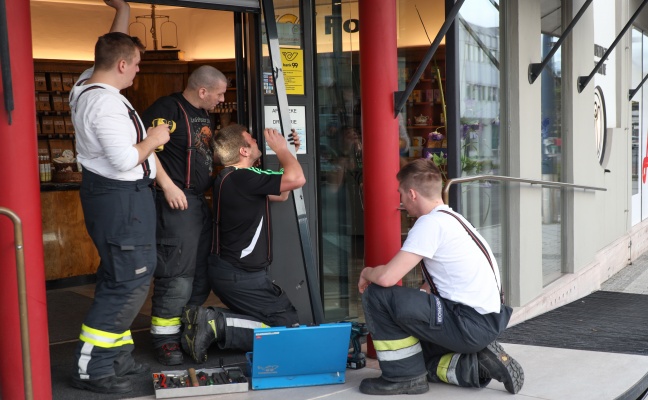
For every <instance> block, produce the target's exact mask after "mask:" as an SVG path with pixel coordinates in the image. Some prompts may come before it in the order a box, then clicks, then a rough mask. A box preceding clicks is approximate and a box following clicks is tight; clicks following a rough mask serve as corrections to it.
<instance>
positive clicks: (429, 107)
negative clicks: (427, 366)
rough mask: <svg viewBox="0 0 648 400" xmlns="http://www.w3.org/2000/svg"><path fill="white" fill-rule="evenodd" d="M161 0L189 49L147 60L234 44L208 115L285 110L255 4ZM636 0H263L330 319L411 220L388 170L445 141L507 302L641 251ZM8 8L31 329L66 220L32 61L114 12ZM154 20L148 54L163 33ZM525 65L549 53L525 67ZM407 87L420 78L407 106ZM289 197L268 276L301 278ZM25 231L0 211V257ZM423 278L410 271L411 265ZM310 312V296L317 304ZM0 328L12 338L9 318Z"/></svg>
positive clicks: (454, 201)
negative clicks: (45, 179)
mask: <svg viewBox="0 0 648 400" xmlns="http://www.w3.org/2000/svg"><path fill="white" fill-rule="evenodd" d="M18 3H21V4H18ZM163 3H164V5H162V6H158V13H159V15H163V16H166V17H167V20H166V21H167V22H168V21H171V22H173V23H174V24H175V25H176V30H175V33H176V37H175V41H174V40H171V39H172V38H173V32H174V31H173V30H166V31H165V30H164V29H166V28H169V25H166V28H164V29H163V27H162V25H161V24H162V23H163V22H165V21H163V20H160V21H159V23H160V25H159V31H160V34H161V35H162V37H161V38H160V46H161V47H162V46H163V45H165V44H164V43H166V46H169V47H167V48H169V49H171V48H172V49H182V51H183V53H184V57H185V59H184V61H182V60H176V62H175V64H174V63H169V62H155V61H150V62H149V61H147V63H148V64H146V65H145V67H146V68H149V67H150V68H152V69H156V71H162V72H164V69H165V68H169V69H170V68H179V67H178V66H179V65H181V66H182V68H185V69H184V70H182V71H181V72H180V73H179V74H180V76H183V75H182V74H186V72H187V71H190V70H191V68H192V66H193V65H198V64H201V63H211V62H214V63H216V64H217V65H219V66H220V65H221V63H223V62H224V61H228V62H229V61H232V62H233V63H234V65H235V66H236V68H234V69H233V70H232V72H233V74H232V75H231V77H232V79H233V82H235V83H236V85H235V86H236V89H237V90H236V94H235V95H234V94H233V95H232V96H234V97H232V99H231V103H235V105H234V106H233V107H232V110H231V111H229V114H231V115H229V116H228V117H225V116H224V115H223V114H227V112H214V114H217V116H215V118H218V120H219V122H220V123H223V124H225V123H226V121H229V120H233V121H238V122H241V123H244V124H247V125H248V126H249V127H250V129H252V131H256V132H260V130H261V128H262V127H263V126H268V125H273V124H276V118H273V113H275V112H276V108H277V100H276V97H275V95H276V91H277V88H276V87H275V86H274V83H275V82H274V80H273V75H272V65H271V62H270V54H269V52H268V47H267V39H266V34H265V28H264V26H265V25H264V19H263V18H264V17H265V16H263V15H262V14H261V11H262V10H261V9H262V7H261V5H260V4H258V2H254V1H252V2H250V4H251V5H250V7H249V9H241V8H236V7H233V6H232V2H228V1H213V2H211V3H209V5H205V3H202V4H201V2H199V1H195V2H192V1H184V0H177V1H173V0H165V1H164V2H163ZM419 3H421V2H419ZM642 3H643V2H641V1H639V0H606V1H589V0H575V1H566V0H533V1H527V0H512V1H505V2H503V1H497V0H465V1H459V2H455V1H452V0H447V1H441V0H435V1H429V2H422V3H421V4H417V2H415V1H412V0H358V1H346V0H345V1H341V2H340V1H331V2H319V1H310V0H274V1H273V2H271V4H272V5H273V7H274V14H275V15H274V20H275V21H276V23H277V30H278V40H279V45H280V47H281V49H282V52H284V53H285V54H284V55H283V56H284V57H286V59H285V60H284V65H283V72H284V74H285V77H286V83H287V85H286V86H287V87H286V89H287V96H288V103H289V105H290V108H291V112H292V114H293V115H294V117H295V118H294V120H292V121H291V122H292V124H293V125H294V126H295V127H296V128H297V129H298V131H299V132H300V134H302V135H303V143H304V149H303V151H302V152H300V154H299V155H298V158H299V160H300V162H301V163H302V165H303V166H304V168H305V170H306V172H307V178H308V181H309V183H310V185H307V187H306V188H305V198H306V208H307V216H308V227H309V231H310V239H311V240H312V248H313V252H314V253H315V256H314V257H315V260H316V264H317V265H316V267H317V273H318V275H319V290H320V293H319V294H318V295H319V296H320V299H321V301H322V304H323V308H324V318H325V319H326V320H328V321H336V320H341V319H351V318H359V319H362V318H363V316H362V309H361V304H360V297H359V294H358V293H357V286H356V282H357V278H358V275H359V273H360V270H361V269H362V268H363V267H364V266H367V265H368V266H371V265H376V264H380V263H384V262H386V261H388V260H389V258H391V256H392V255H393V254H394V253H395V252H396V251H397V250H398V248H399V246H400V243H401V240H402V238H403V237H404V235H406V233H407V230H408V228H409V227H410V226H411V224H412V222H413V221H412V219H411V218H409V217H408V216H407V215H405V213H404V212H402V211H401V210H399V203H398V194H397V193H396V186H397V184H396V180H395V174H396V172H397V170H398V167H399V165H401V164H402V163H404V162H407V161H408V160H411V159H414V158H419V157H431V158H434V159H435V161H437V163H438V164H439V165H441V166H442V170H443V171H444V173H446V174H447V178H448V179H453V178H468V177H471V176H478V175H488V177H487V178H486V179H482V180H479V181H474V182H466V183H453V184H452V186H451V190H450V204H451V205H452V207H453V208H455V209H456V210H457V211H459V212H461V213H463V214H464V215H466V216H467V218H468V219H469V220H470V221H471V223H473V224H474V225H475V226H476V227H477V228H478V229H479V231H480V233H481V234H482V235H483V236H484V237H485V238H486V239H487V240H488V241H489V243H490V244H491V246H492V247H493V251H494V253H495V255H496V257H497V260H498V263H499V265H500V268H501V273H502V277H503V282H504V285H505V286H504V289H505V292H506V298H507V302H508V303H509V304H510V305H511V306H514V307H515V313H514V315H513V319H512V321H513V323H517V322H520V321H523V320H525V319H528V318H530V317H533V316H535V315H538V314H540V313H543V312H546V311H548V310H550V309H553V308H556V307H559V306H560V305H563V304H566V303H569V302H571V301H574V300H576V299H578V298H581V297H583V296H585V295H587V294H589V293H591V292H592V291H594V290H597V289H599V288H600V285H601V283H602V282H604V281H605V280H606V279H607V278H609V277H610V276H612V275H613V274H614V273H616V272H617V271H619V270H620V269H621V268H623V267H624V266H626V265H628V263H631V262H632V261H633V260H634V259H635V258H637V257H638V256H639V255H641V254H642V253H644V252H645V251H646V249H647V246H648V245H647V244H646V240H645V238H646V236H647V235H648V224H647V223H646V222H645V220H646V217H648V186H647V185H646V174H647V172H646V171H647V170H648V161H644V160H648V158H647V157H648V145H647V143H648V128H647V126H648V124H646V122H645V121H647V119H646V118H647V117H648V107H647V104H648V90H647V89H645V88H644V87H643V86H642V84H643V82H644V79H645V77H646V75H647V74H648V14H646V13H647V12H648V11H645V10H643V9H642V8H643V5H644V4H642ZM459 7H460V8H459ZM131 8H132V17H131V20H132V25H131V27H132V29H133V31H132V32H131V34H134V35H137V34H141V35H143V36H146V35H147V33H146V32H148V29H149V26H147V25H146V23H147V22H148V23H150V21H149V20H150V18H149V20H147V19H145V18H144V19H142V18H143V16H147V15H148V16H150V6H149V5H148V4H137V3H132V4H131ZM457 9H458V12H455V11H456V10H457ZM644 14H646V16H644ZM5 16H7V17H8V28H9V45H10V47H9V49H10V54H11V55H12V62H11V70H12V75H13V79H14V80H13V82H14V83H13V94H14V97H15V101H14V103H15V105H16V107H15V111H13V112H12V114H11V115H12V118H11V119H10V118H9V113H4V114H3V116H2V117H0V123H2V125H3V130H2V131H3V132H4V133H6V134H5V135H3V137H0V141H2V144H3V145H2V146H0V166H2V168H3V170H5V171H9V172H10V173H9V174H3V178H2V179H3V183H4V185H3V186H4V187H5V188H7V190H6V191H5V192H4V193H3V194H1V195H0V207H7V208H9V209H12V210H14V211H16V212H17V213H18V214H19V215H21V217H22V218H23V226H24V231H25V249H26V259H25V261H26V269H27V272H28V282H27V289H28V291H29V293H30V296H31V297H30V299H31V302H30V304H29V310H30V312H29V318H30V321H31V329H30V331H31V330H34V331H36V330H38V329H42V328H43V327H44V326H46V311H44V310H43V305H44V304H45V301H44V297H45V281H46V277H45V276H44V275H43V270H45V269H46V268H47V264H48V259H47V257H44V256H43V254H44V251H43V242H44V241H45V240H46V239H47V240H49V241H57V240H58V239H57V237H56V236H47V238H46V237H45V235H46V233H47V232H43V228H42V226H41V224H42V221H41V219H40V218H39V216H40V215H41V212H42V211H43V210H42V209H41V208H42V202H41V200H40V199H41V197H40V196H41V195H42V193H41V191H40V190H39V182H38V181H39V179H38V167H37V165H38V163H37V158H36V154H32V153H34V152H35V150H36V148H37V147H38V145H37V142H38V139H41V137H40V136H38V134H37V132H36V129H35V128H34V126H33V123H32V122H31V121H33V118H32V116H33V114H34V113H35V111H36V110H35V108H34V107H35V106H34V98H33V96H32V95H31V93H33V92H34V86H33V80H32V77H33V75H34V67H33V64H34V60H37V61H44V60H58V61H73V62H81V63H83V62H89V61H91V60H92V47H93V46H94V42H95V40H96V37H97V36H99V35H101V34H103V33H105V31H106V30H107V28H108V25H109V21H110V19H111V18H112V14H111V10H110V9H107V7H105V5H104V4H103V2H98V1H96V2H95V1H91V0H78V1H72V2H69V1H65V2H63V1H61V2H58V1H53V0H47V1H45V0H32V1H31V2H29V4H28V5H26V4H22V2H12V3H10V4H7V12H6V15H5ZM138 16H140V17H142V18H140V19H138ZM138 23H140V24H142V25H143V26H144V27H145V28H146V29H143V30H141V29H140V28H141V27H140V26H139V25H138ZM446 25H447V26H446ZM198 26H199V27H200V29H198V28H197V27H198ZM25 27H30V29H29V30H28V31H26V30H25ZM445 28H447V32H446V34H445V35H441V36H442V37H443V40H441V36H440V37H439V39H440V40H438V41H437V40H436V39H437V34H438V32H439V31H440V30H442V29H445ZM138 29H139V30H138ZM164 32H166V35H167V36H166V41H165V37H164V36H163V35H164ZM147 38H148V39H149V40H148V43H147V47H148V49H149V50H153V52H152V53H153V54H155V50H158V49H157V48H155V49H154V48H153V46H154V43H153V41H152V40H151V39H152V38H150V37H147ZM436 45H438V46H436ZM430 47H436V51H435V52H434V53H431V52H429V49H430ZM28 50H31V52H29V51H28ZM291 57H293V58H291ZM425 61H427V62H425ZM532 64H543V68H542V69H541V70H537V71H536V72H534V74H530V66H531V65H532ZM165 65H173V66H167V67H165ZM147 66H148V67H147ZM145 67H143V72H144V74H140V75H141V76H143V77H142V78H139V79H140V81H139V84H138V81H136V83H135V85H134V87H133V88H132V90H131V89H129V90H130V91H129V92H128V93H127V94H132V95H133V96H135V97H137V99H140V97H141V98H142V100H141V105H142V106H143V107H145V106H146V105H147V104H146V103H145V102H146V101H147V100H146V99H147V98H148V97H152V96H150V94H149V95H146V96H145V95H143V94H142V93H143V91H144V90H145V88H146V85H145V82H146V81H145V80H144V79H145V78H144V75H146V74H149V73H150V74H155V73H160V72H147V71H144V69H145ZM154 67H155V68H154ZM151 71H152V70H151ZM166 72H168V71H166ZM419 73H420V74H419ZM530 75H532V76H530ZM146 76H149V75H146ZM228 76H229V75H228ZM185 78H186V77H185ZM181 79H182V78H181ZM7 92H8V87H7V86H6V84H5V85H3V93H7ZM408 92H409V93H408ZM402 93H408V96H407V98H406V101H404V102H403V103H402V104H401V105H402V107H400V108H398V107H396V106H397V105H398V103H399V101H398V100H399V99H401V98H402V97H400V96H402ZM50 95H51V93H50ZM142 96H143V97H142ZM147 96H148V97H147ZM153 100H154V99H153ZM138 101H139V100H138ZM592 101H594V106H595V107H594V110H592ZM4 104H5V105H7V104H8V103H7V98H6V97H5V101H4ZM134 104H135V102H134ZM593 111H594V112H593ZM291 119H292V118H291ZM40 122H42V121H40V120H39V123H40ZM41 136H42V135H41ZM42 139H51V138H47V137H45V138H42ZM264 163H265V164H266V165H267V166H270V167H271V166H273V165H274V164H273V163H276V160H275V159H273V156H272V154H269V153H267V152H266V153H265V156H264ZM499 177H512V178H522V179H525V180H530V181H542V182H544V185H543V184H542V182H540V183H538V182H536V183H528V182H521V183H520V182H511V181H506V180H502V179H501V178H499ZM551 182H558V183H565V184H569V185H563V186H556V185H553V186H552V185H550V183H551ZM574 186H576V187H574ZM282 207H283V208H281V209H279V210H278V211H276V212H275V215H274V217H275V221H283V222H281V223H277V224H276V229H277V231H276V232H275V235H276V236H282V237H283V238H284V239H285V240H283V241H279V240H278V241H277V247H278V249H277V251H276V260H275V263H276V264H279V265H286V267H278V268H280V269H279V270H278V272H277V273H276V278H277V279H278V280H280V281H281V280H282V279H284V280H286V282H290V284H289V286H295V285H292V282H293V281H292V280H294V279H297V283H299V279H301V278H299V276H301V275H299V274H297V275H293V272H294V270H295V269H301V268H302V267H303V265H299V262H297V263H295V262H294V260H295V259H299V257H296V253H295V250H294V249H295V243H296V242H297V241H300V240H302V239H301V238H300V235H299V233H298V232H297V230H296V228H295V226H296V222H297V221H296V219H295V216H294V210H293V207H292V205H290V204H286V205H285V206H282ZM34 215H36V217H34ZM13 237H14V236H13V228H12V226H11V224H10V223H8V222H7V221H6V220H4V219H2V220H0V246H2V247H1V248H2V251H1V252H0V257H1V259H2V264H3V265H5V266H6V267H7V269H10V267H11V266H12V265H13V264H14V263H15V261H16V256H15V255H14V251H13V250H14V247H13V246H14V244H15V239H13ZM41 238H42V240H41ZM46 244H47V243H46ZM302 261H303V260H302ZM303 263H304V264H306V263H307V261H303ZM9 278H10V279H6V280H5V284H3V285H5V286H6V287H5V286H3V290H0V292H1V293H3V296H5V297H6V298H5V300H6V301H4V302H3V304H5V306H3V307H6V310H4V309H3V312H4V313H5V315H6V318H5V320H7V321H8V322H9V323H8V325H9V326H14V327H18V326H19V324H18V322H17V321H18V312H17V300H16V299H17V292H16V279H15V278H14V277H11V276H10V277H9ZM420 281H421V277H420V275H418V272H417V271H412V273H411V274H409V275H408V276H407V277H406V278H405V279H404V280H403V284H404V285H411V286H415V285H418V284H420ZM300 287H301V286H300V285H299V284H298V285H296V289H291V290H292V295H293V296H295V299H297V300H296V303H299V304H302V305H303V308H306V309H308V306H307V305H308V304H309V297H308V294H304V291H303V290H301V289H300ZM34 299H35V300H36V301H34ZM311 317H312V315H310V314H309V312H307V311H305V312H304V318H305V319H306V320H308V319H309V318H311ZM13 320H15V322H16V323H12V321H13ZM44 321H45V322H44ZM43 323H44V324H45V325H43ZM3 334H4V335H6V338H8V339H11V338H15V339H17V338H19V331H18V329H17V328H16V331H15V332H5V333H3ZM43 341H45V342H44V344H43ZM31 347H32V348H34V349H39V348H41V350H42V349H45V348H47V338H46V336H45V337H43V336H42V335H41V336H39V335H38V334H37V333H35V335H34V337H32V339H31ZM16 351H18V349H17V350H16ZM17 357H19V355H18V356H17ZM5 359H7V360H9V359H17V358H13V357H5ZM39 363H42V364H37V365H35V366H34V368H35V370H38V371H49V366H48V365H47V362H46V361H42V360H41V361H39ZM14 369H15V365H9V364H8V363H7V365H4V364H1V363H0V378H1V379H2V383H3V384H2V385H1V386H2V388H3V397H6V398H15V397H13V395H12V393H14V392H11V390H12V387H13V386H14V385H9V384H5V383H6V382H13V383H18V390H20V389H22V386H21V385H20V383H21V382H17V381H16V380H15V379H13V378H14V377H15V376H14V375H13V373H14ZM46 374H47V373H46ZM39 386H43V387H46V388H50V387H51V385H39ZM38 390H46V389H38ZM38 398H47V396H46V395H45V396H44V397H38Z"/></svg>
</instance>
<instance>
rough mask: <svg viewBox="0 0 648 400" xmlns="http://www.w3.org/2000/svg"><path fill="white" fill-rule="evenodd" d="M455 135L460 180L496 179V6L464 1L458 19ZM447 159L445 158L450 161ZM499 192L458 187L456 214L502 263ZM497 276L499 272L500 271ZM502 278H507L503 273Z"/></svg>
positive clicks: (492, 186) (490, 186)
mask: <svg viewBox="0 0 648 400" xmlns="http://www.w3.org/2000/svg"><path fill="white" fill-rule="evenodd" d="M457 20H458V21H459V52H458V54H459V76H458V77H457V79H459V88H460V89H459V90H460V102H459V107H460V108H459V132H457V134H458V135H459V138H460V143H461V147H460V154H458V157H459V160H460V167H461V175H462V176H470V175H481V174H492V175H500V153H501V151H500V145H501V141H500V88H501V86H500V61H501V60H500V54H501V51H500V45H501V37H500V25H499V2H497V1H495V2H492V1H490V0H467V1H466V3H465V4H464V5H463V7H462V8H461V11H460V13H459V16H458V17H457ZM451 156H452V155H450V156H449V157H451ZM502 201H503V200H502V190H501V185H500V184H498V183H483V182H477V183H470V184H462V185H461V210H459V212H461V213H462V214H463V215H464V216H466V218H468V220H469V221H470V222H471V223H472V224H473V225H474V226H475V227H476V228H477V229H478V230H479V232H480V233H481V235H482V236H483V237H484V238H485V239H486V240H487V241H488V243H489V244H490V246H491V248H492V250H493V253H494V254H495V257H496V258H497V261H498V264H499V266H500V268H503V266H504V263H503V261H502V253H503V246H502V222H503V221H502V218H504V215H503V213H502V212H501V210H500V207H501V205H502ZM500 272H501V271H500ZM502 277H503V279H504V280H506V275H505V274H503V273H502Z"/></svg>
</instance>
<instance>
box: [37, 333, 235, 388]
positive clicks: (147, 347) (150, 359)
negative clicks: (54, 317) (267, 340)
mask: <svg viewBox="0 0 648 400" xmlns="http://www.w3.org/2000/svg"><path fill="white" fill-rule="evenodd" d="M131 331H132V330H131ZM133 341H134V342H135V350H134V351H133V358H135V361H136V362H138V363H145V364H148V365H149V366H150V367H151V372H158V371H162V370H170V369H171V370H178V369H188V368H195V369H198V368H215V367H218V366H219V365H220V359H221V358H222V359H223V365H224V366H238V367H241V368H245V365H246V364H247V361H246V359H245V353H243V352H233V351H223V350H219V349H218V346H217V345H215V344H214V345H212V346H211V347H210V349H209V353H208V357H207V361H206V362H205V363H203V364H196V363H194V362H193V360H192V359H191V357H189V356H187V355H185V358H184V361H185V362H184V364H183V365H174V366H170V367H169V366H166V365H162V364H160V363H159V362H157V359H156V357H155V353H154V350H153V344H152V341H151V333H150V331H149V330H148V329H147V330H144V331H139V332H133ZM76 346H77V343H76V342H66V343H61V344H54V345H50V363H51V371H52V398H53V400H87V399H98V400H119V399H132V398H138V397H144V396H155V391H154V390H153V382H152V378H151V375H150V374H142V375H135V376H131V377H130V379H131V381H132V382H133V391H131V392H130V393H123V394H98V393H92V392H89V391H86V390H79V389H76V388H73V387H71V386H70V379H71V378H70V377H71V375H72V371H74V351H75V349H76Z"/></svg>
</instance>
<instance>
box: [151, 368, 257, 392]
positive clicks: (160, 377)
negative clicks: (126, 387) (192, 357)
mask: <svg viewBox="0 0 648 400" xmlns="http://www.w3.org/2000/svg"><path fill="white" fill-rule="evenodd" d="M190 370H191V369H189V370H174V371H161V372H157V373H154V374H153V375H152V378H153V387H154V389H155V398H156V399H171V398H178V397H182V398H184V397H191V396H205V395H209V394H224V393H238V392H247V391H248V387H249V383H248V379H247V378H246V377H245V375H244V374H243V371H242V370H241V369H240V368H238V367H224V368H218V367H216V368H202V369H196V370H195V374H196V381H197V382H198V384H199V386H195V385H194V384H193V382H192V379H191V376H190V375H191V374H190V372H189V371H190Z"/></svg>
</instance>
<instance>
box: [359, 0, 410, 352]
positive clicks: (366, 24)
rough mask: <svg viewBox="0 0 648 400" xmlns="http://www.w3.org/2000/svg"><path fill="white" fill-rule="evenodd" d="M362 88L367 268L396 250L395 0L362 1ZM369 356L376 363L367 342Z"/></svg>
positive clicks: (388, 257)
mask: <svg viewBox="0 0 648 400" xmlns="http://www.w3.org/2000/svg"><path fill="white" fill-rule="evenodd" d="M358 16H359V19H360V84H361V96H362V97H361V99H362V103H361V104H362V147H363V164H364V171H365V172H364V177H363V182H364V213H365V215H364V221H365V222H364V228H365V230H364V231H365V263H366V265H367V266H376V265H380V264H385V263H386V262H388V261H389V260H390V259H391V258H392V257H393V256H394V255H395V254H396V253H397V252H398V250H399V249H400V246H401V234H400V232H401V227H400V211H398V206H399V204H400V198H399V195H398V191H397V190H398V182H397V181H396V173H397V172H398V168H399V157H398V120H397V119H396V118H394V92H395V91H396V90H398V84H397V73H398V66H397V58H396V51H397V44H396V0H360V1H359V2H358ZM367 355H368V356H369V357H373V358H375V357H376V352H375V350H374V348H373V342H372V341H371V340H367Z"/></svg>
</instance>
